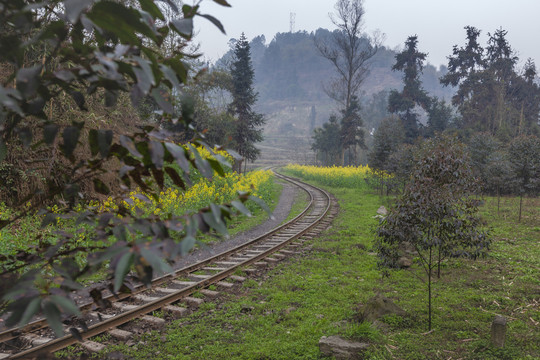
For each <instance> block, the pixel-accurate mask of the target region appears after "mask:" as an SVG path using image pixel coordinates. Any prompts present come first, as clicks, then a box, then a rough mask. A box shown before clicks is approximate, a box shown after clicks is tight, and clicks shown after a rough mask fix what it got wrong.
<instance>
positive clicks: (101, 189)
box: [93, 178, 111, 195]
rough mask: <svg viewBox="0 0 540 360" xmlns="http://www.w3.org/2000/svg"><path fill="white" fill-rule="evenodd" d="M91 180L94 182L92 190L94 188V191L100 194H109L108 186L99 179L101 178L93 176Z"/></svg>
mask: <svg viewBox="0 0 540 360" xmlns="http://www.w3.org/2000/svg"><path fill="white" fill-rule="evenodd" d="M93 182H94V190H96V192H98V193H100V194H103V195H109V194H110V192H111V191H110V190H109V187H108V186H107V185H105V183H104V182H103V181H101V179H98V178H94V179H93Z"/></svg>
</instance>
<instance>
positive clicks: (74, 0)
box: [64, 0, 94, 24]
mask: <svg viewBox="0 0 540 360" xmlns="http://www.w3.org/2000/svg"><path fill="white" fill-rule="evenodd" d="M93 2H94V1H93V0H65V1H64V6H65V8H66V16H67V18H68V20H69V22H70V23H72V24H75V23H76V22H77V20H79V16H80V15H81V13H82V12H83V11H84V10H86V9H87V8H88V7H90V5H92V3H93Z"/></svg>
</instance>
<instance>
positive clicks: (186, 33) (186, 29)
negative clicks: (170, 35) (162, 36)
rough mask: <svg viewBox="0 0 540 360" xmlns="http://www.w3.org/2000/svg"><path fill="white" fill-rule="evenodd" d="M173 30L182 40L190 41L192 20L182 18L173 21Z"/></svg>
mask: <svg viewBox="0 0 540 360" xmlns="http://www.w3.org/2000/svg"><path fill="white" fill-rule="evenodd" d="M171 24H172V25H173V28H174V29H175V30H176V31H177V32H178V34H180V36H182V37H183V38H184V39H187V40H189V39H191V37H192V36H193V19H192V18H184V19H174V20H172V21H171Z"/></svg>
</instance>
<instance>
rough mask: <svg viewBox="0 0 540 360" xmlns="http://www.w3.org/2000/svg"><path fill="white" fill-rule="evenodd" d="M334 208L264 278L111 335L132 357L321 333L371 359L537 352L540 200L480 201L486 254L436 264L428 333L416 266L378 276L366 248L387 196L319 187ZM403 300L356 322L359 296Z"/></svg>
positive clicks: (273, 346)
mask: <svg viewBox="0 0 540 360" xmlns="http://www.w3.org/2000/svg"><path fill="white" fill-rule="evenodd" d="M328 189H329V190H330V191H331V192H332V193H333V194H334V195H335V196H336V197H337V199H338V201H339V204H340V213H339V215H338V217H337V218H336V219H335V220H334V223H333V225H332V227H331V228H330V229H328V230H327V231H326V232H325V234H324V235H323V236H320V237H318V238H316V239H313V240H311V241H310V242H308V243H306V245H305V248H304V249H305V250H304V253H303V255H302V256H295V257H293V258H290V259H287V260H284V261H282V262H281V263H279V264H278V265H277V266H276V267H274V268H273V269H272V270H270V271H269V272H268V273H267V275H266V276H265V278H264V279H250V280H248V281H246V282H245V283H244V284H243V285H242V288H241V289H240V290H239V291H237V292H236V293H225V294H224V295H223V297H222V299H221V300H220V301H217V302H208V303H205V304H204V305H203V306H202V307H201V309H200V310H199V311H197V312H195V313H193V314H191V315H190V316H187V317H185V318H182V319H179V320H176V321H174V322H173V323H172V324H170V325H169V326H168V327H167V328H166V329H165V330H162V331H160V332H157V331H156V332H151V333H148V334H145V335H144V336H142V337H140V338H138V339H137V340H136V342H137V344H136V345H135V346H114V347H112V346H111V347H109V348H108V349H107V352H106V353H103V354H98V355H96V356H97V357H103V358H107V357H108V356H109V355H110V354H111V353H112V352H120V353H122V354H124V356H125V357H126V358H130V359H131V358H133V359H146V358H152V359H156V360H157V359H320V358H322V356H321V354H320V352H319V349H318V340H319V339H320V337H321V336H323V335H326V336H329V335H334V334H339V335H342V336H345V337H347V338H350V339H357V340H363V341H369V342H370V343H371V344H372V346H371V349H370V350H369V352H368V353H367V354H366V358H368V359H460V358H461V359H493V360H494V359H538V358H540V345H539V342H538V339H540V313H539V311H538V310H539V305H540V276H539V275H540V274H539V269H540V241H539V238H540V200H539V199H526V201H525V210H524V214H525V216H524V217H523V219H522V222H521V223H519V224H518V223H517V204H518V202H517V201H518V200H517V199H513V198H508V199H503V202H502V208H501V213H500V216H497V209H496V200H494V199H492V198H487V199H486V201H485V205H484V206H483V207H482V213H483V215H484V217H485V218H486V220H487V221H488V223H489V225H490V226H491V227H492V234H493V240H494V242H493V246H492V251H491V253H490V255H489V256H488V257H487V258H486V259H480V260H477V261H470V260H463V259H454V260H447V261H445V262H444V264H443V268H442V277H441V279H440V280H438V281H436V282H435V284H434V330H433V331H432V332H429V333H427V304H426V301H427V289H426V284H425V283H424V282H422V281H421V280H419V277H420V278H422V277H423V273H422V272H421V270H420V269H419V268H417V267H416V266H413V268H411V269H409V270H400V271H391V272H390V273H389V275H390V276H389V277H383V276H382V275H381V271H380V270H378V269H377V267H376V256H375V254H374V253H373V252H372V243H373V237H374V236H373V229H374V228H375V227H376V225H377V220H376V219H374V218H373V215H375V212H376V210H377V208H378V207H379V206H380V205H385V206H388V205H389V202H390V201H391V199H390V198H386V197H384V198H383V197H379V196H377V195H374V194H372V193H370V192H366V191H357V190H354V189H338V188H328ZM379 292H380V293H382V294H384V295H385V296H386V297H389V298H391V299H392V300H394V302H395V303H396V304H398V305H399V306H400V307H402V308H403V309H404V310H406V311H407V312H408V314H409V315H408V316H407V317H405V318H401V317H396V316H387V317H385V318H383V323H384V324H385V325H384V326H383V328H382V329H376V328H375V327H374V326H373V325H370V324H366V323H358V322H357V321H355V320H354V319H355V315H356V312H357V310H356V309H357V308H358V305H359V304H363V303H365V302H366V301H367V300H368V299H369V298H371V297H372V296H373V295H374V294H376V293H379ZM495 314H501V315H504V316H506V317H507V318H508V320H509V325H508V334H507V344H506V346H505V348H504V349H495V348H493V347H491V345H490V324H491V321H492V320H493V318H494V316H495Z"/></svg>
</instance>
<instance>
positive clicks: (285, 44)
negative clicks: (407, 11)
mask: <svg viewBox="0 0 540 360" xmlns="http://www.w3.org/2000/svg"><path fill="white" fill-rule="evenodd" d="M337 31H338V30H335V31H330V30H327V29H323V28H320V29H317V30H316V31H315V32H309V33H308V32H307V31H298V32H294V33H290V32H287V33H278V34H276V35H275V37H274V38H273V39H272V40H271V41H270V42H269V43H267V39H266V38H265V36H264V35H260V36H257V37H255V38H253V39H252V40H251V41H250V43H249V44H250V47H251V56H252V60H253V68H254V70H255V88H256V89H257V91H258V92H259V94H260V102H261V103H265V102H268V101H274V100H290V101H302V100H313V101H317V100H321V99H326V98H327V95H326V93H325V92H324V90H323V86H322V85H323V84H324V79H329V78H331V77H332V76H333V74H334V73H333V69H332V68H331V67H330V66H329V64H328V61H327V60H326V59H325V58H324V57H322V56H321V55H320V53H319V52H318V50H317V47H316V46H315V44H316V43H317V41H319V42H329V41H330V38H331V37H332V36H333V35H334V34H335V33H336V32H337ZM363 41H365V42H366V43H367V39H363ZM235 42H236V40H235V39H232V40H231V45H234V44H235ZM232 55H233V52H232V50H231V51H229V52H228V53H226V54H225V55H224V56H223V57H222V58H221V59H219V60H218V61H217V62H216V64H215V67H216V68H227V67H228V66H229V64H230V62H231V59H232ZM395 55H396V53H395V51H393V50H391V49H389V48H387V47H381V48H380V49H379V50H378V52H377V54H376V55H375V56H374V57H373V58H372V59H371V61H370V62H371V68H370V75H369V77H368V78H367V79H366V82H365V84H364V86H363V90H364V91H365V92H366V93H367V94H368V95H367V98H369V96H371V94H374V93H377V92H379V91H383V90H389V89H391V88H394V87H398V86H399V84H400V76H399V75H398V74H396V73H393V72H392V71H391V67H392V64H393V61H394V57H395ZM445 73H446V67H444V66H441V67H440V68H439V69H437V68H436V67H434V66H433V65H427V66H426V67H425V69H424V72H423V75H422V81H423V83H424V84H425V86H426V88H427V89H428V91H430V92H431V93H433V94H435V95H437V96H439V97H441V98H448V99H449V98H450V97H451V96H452V94H453V90H452V89H451V88H444V87H442V86H441V85H440V83H439V81H438V79H439V77H440V76H442V75H444V74H445ZM361 98H362V97H361Z"/></svg>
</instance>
